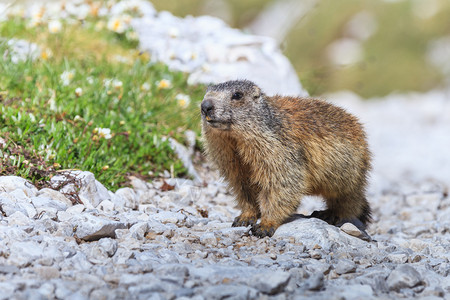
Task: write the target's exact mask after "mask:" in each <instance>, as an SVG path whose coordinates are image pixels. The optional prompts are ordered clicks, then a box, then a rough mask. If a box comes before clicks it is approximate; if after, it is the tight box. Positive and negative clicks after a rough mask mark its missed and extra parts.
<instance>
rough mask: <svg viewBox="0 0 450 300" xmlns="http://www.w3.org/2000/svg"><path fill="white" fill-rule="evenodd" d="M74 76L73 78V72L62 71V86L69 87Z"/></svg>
mask: <svg viewBox="0 0 450 300" xmlns="http://www.w3.org/2000/svg"><path fill="white" fill-rule="evenodd" d="M74 76H75V71H74V70H70V71H64V72H63V73H62V74H61V76H60V78H61V81H62V84H63V85H65V86H67V85H69V84H70V82H71V81H72V79H73V77H74Z"/></svg>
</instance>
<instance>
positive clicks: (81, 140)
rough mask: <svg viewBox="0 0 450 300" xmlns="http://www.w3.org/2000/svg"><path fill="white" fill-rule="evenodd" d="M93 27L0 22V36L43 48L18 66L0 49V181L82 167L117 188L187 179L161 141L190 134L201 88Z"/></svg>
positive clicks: (2, 46) (124, 41)
mask: <svg viewBox="0 0 450 300" xmlns="http://www.w3.org/2000/svg"><path fill="white" fill-rule="evenodd" d="M96 25H97V24H96V23H95V22H89V21H88V22H85V23H84V24H83V25H81V24H77V23H75V24H71V25H69V24H63V29H62V31H61V32H59V33H56V34H50V33H49V32H48V29H47V26H44V25H42V26H34V27H32V28H29V27H28V26H27V24H26V21H25V20H23V19H20V18H15V19H12V20H9V21H6V22H3V23H0V37H3V38H6V39H9V38H15V39H17V38H23V39H26V40H28V41H32V42H35V43H37V44H38V45H39V46H40V48H41V49H42V50H43V51H42V53H41V54H40V57H39V58H38V59H36V60H34V61H31V60H25V61H18V62H17V61H15V60H14V59H13V55H12V54H11V52H10V50H11V49H10V48H11V47H9V46H7V45H6V44H5V42H3V43H0V54H2V58H0V69H1V70H2V72H0V91H1V92H0V93H1V94H0V137H2V139H3V142H2V143H0V163H1V165H0V175H5V174H11V173H12V172H15V173H16V174H18V175H20V176H24V177H26V178H29V179H31V180H33V181H39V180H44V179H46V177H48V176H51V174H52V172H53V171H56V170H60V169H82V170H86V171H91V172H93V173H94V174H95V175H96V178H97V179H98V180H100V181H101V182H102V183H103V184H105V185H106V186H107V187H108V188H111V189H116V188H118V187H119V186H120V185H123V184H124V183H125V182H126V176H127V175H128V174H139V175H141V176H145V177H152V176H157V175H158V174H160V173H161V172H162V171H164V170H169V171H171V172H172V173H173V174H174V175H175V176H181V175H184V174H185V169H184V168H183V166H182V164H181V162H180V161H179V160H178V159H177V158H176V156H175V155H174V154H173V152H172V150H171V149H170V147H169V146H168V143H167V142H166V141H164V138H165V137H175V138H176V139H178V140H180V141H182V140H183V132H184V131H185V130H186V129H193V130H196V131H197V132H198V130H199V125H198V124H199V121H200V120H199V119H200V116H199V112H198V101H200V99H201V98H202V96H203V92H204V88H203V87H202V86H194V87H192V86H187V84H186V75H185V74H182V73H173V72H170V71H169V70H168V69H167V67H166V66H164V65H160V64H150V63H149V59H148V57H147V56H146V55H140V54H139V53H138V52H137V51H136V50H134V47H133V46H134V45H133V43H134V42H133V41H130V40H127V39H126V38H125V37H124V35H119V34H116V33H113V32H109V31H107V30H103V29H99V28H98V27H99V26H96ZM5 53H7V54H8V53H9V55H4V54H5ZM179 94H185V95H189V97H190V99H192V100H191V101H189V98H188V99H186V97H185V96H180V95H179ZM0 142H1V141H0ZM41 171H42V172H41ZM43 171H46V172H43Z"/></svg>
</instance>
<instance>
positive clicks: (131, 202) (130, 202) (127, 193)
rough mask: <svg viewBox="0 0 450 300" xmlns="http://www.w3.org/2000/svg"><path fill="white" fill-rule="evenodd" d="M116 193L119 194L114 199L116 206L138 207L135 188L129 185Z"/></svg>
mask: <svg viewBox="0 0 450 300" xmlns="http://www.w3.org/2000/svg"><path fill="white" fill-rule="evenodd" d="M115 195H116V196H117V197H116V198H115V199H114V205H115V206H116V207H128V208H131V209H137V207H138V201H137V195H136V193H135V192H134V190H133V189H131V188H128V187H125V188H121V189H118V190H117V191H116V193H115Z"/></svg>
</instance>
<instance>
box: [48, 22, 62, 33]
mask: <svg viewBox="0 0 450 300" xmlns="http://www.w3.org/2000/svg"><path fill="white" fill-rule="evenodd" d="M61 30H62V24H61V21H59V20H53V21H50V22H48V31H49V32H50V33H59V32H61Z"/></svg>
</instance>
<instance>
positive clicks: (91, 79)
mask: <svg viewBox="0 0 450 300" xmlns="http://www.w3.org/2000/svg"><path fill="white" fill-rule="evenodd" d="M86 81H87V83H89V84H93V83H94V77H92V76H88V77H87V78H86Z"/></svg>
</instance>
